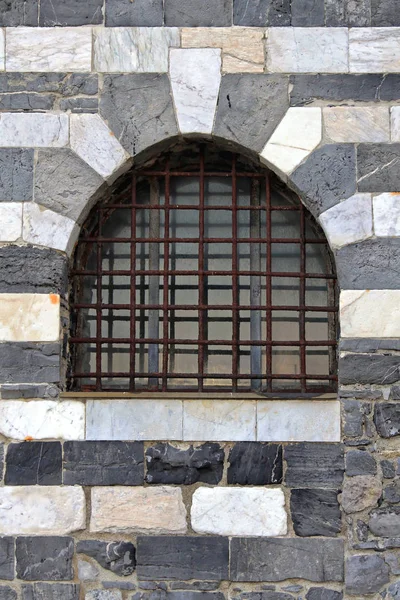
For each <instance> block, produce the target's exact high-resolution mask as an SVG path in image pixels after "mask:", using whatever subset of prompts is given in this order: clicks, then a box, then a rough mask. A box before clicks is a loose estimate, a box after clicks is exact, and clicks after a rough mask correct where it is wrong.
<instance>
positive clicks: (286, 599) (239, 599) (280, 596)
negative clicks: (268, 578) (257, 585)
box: [233, 591, 294, 600]
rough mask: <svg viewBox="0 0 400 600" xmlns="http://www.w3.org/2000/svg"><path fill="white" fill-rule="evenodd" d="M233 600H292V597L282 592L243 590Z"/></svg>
mask: <svg viewBox="0 0 400 600" xmlns="http://www.w3.org/2000/svg"><path fill="white" fill-rule="evenodd" d="M233 600H294V597H293V596H292V595H291V594H284V593H283V592H273V591H267V592H244V593H242V594H239V595H237V596H234V597H233Z"/></svg>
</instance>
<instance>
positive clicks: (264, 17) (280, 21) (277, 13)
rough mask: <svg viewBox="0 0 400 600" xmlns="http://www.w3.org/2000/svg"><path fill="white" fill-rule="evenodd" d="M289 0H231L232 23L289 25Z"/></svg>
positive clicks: (255, 25)
mask: <svg viewBox="0 0 400 600" xmlns="http://www.w3.org/2000/svg"><path fill="white" fill-rule="evenodd" d="M290 19H291V13H290V0H253V1H252V2H251V3H249V2H247V0H233V24H234V25H242V26H243V25H244V26H246V25H247V26H250V27H267V26H268V25H269V26H278V27H279V26H281V27H284V26H287V25H290Z"/></svg>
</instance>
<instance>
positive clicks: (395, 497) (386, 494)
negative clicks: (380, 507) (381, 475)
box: [383, 480, 400, 504]
mask: <svg viewBox="0 0 400 600" xmlns="http://www.w3.org/2000/svg"><path fill="white" fill-rule="evenodd" d="M383 499H384V500H385V501H386V502H388V503H389V504H399V503H400V482H399V481H398V480H397V481H395V482H393V483H392V484H391V485H387V486H386V487H385V488H384V490H383Z"/></svg>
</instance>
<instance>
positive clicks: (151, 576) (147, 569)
mask: <svg viewBox="0 0 400 600" xmlns="http://www.w3.org/2000/svg"><path fill="white" fill-rule="evenodd" d="M228 560H229V540H228V538H224V537H211V536H207V537H193V536H174V537H171V536H146V537H142V536H140V537H138V540H137V574H138V577H139V579H145V580H158V579H162V580H164V579H181V580H190V579H199V580H201V579H204V580H207V581H220V580H227V579H229V575H228Z"/></svg>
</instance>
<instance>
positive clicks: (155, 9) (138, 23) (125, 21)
mask: <svg viewBox="0 0 400 600" xmlns="http://www.w3.org/2000/svg"><path fill="white" fill-rule="evenodd" d="M163 21H164V15H163V0H135V2H131V0H106V26H107V27H159V26H161V25H162V24H163Z"/></svg>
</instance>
